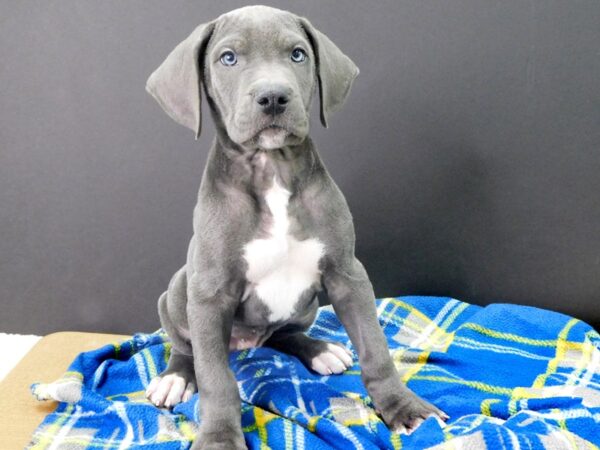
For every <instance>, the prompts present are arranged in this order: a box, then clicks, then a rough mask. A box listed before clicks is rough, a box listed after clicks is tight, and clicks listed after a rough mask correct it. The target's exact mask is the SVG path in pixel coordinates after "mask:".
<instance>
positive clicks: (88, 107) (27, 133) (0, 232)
mask: <svg viewBox="0 0 600 450" xmlns="http://www.w3.org/2000/svg"><path fill="white" fill-rule="evenodd" d="M269 4H271V5H273V6H279V7H282V8H284V9H289V10H292V11H294V12H297V13H298V14H301V15H305V16H307V17H309V18H310V19H311V21H312V22H313V23H314V24H315V25H316V26H317V27H319V28H320V29H321V30H322V31H324V32H326V33H327V34H328V35H329V36H330V37H331V38H332V39H333V40H334V42H336V43H337V44H338V45H339V46H340V47H341V48H342V49H343V50H344V51H345V52H346V53H347V54H348V55H350V56H351V57H352V59H354V61H355V62H356V63H357V65H358V66H359V67H360V68H361V75H360V76H359V78H358V79H357V81H356V84H355V86H354V89H353V92H352V94H351V96H350V99H349V101H348V103H347V105H346V107H345V108H344V109H343V110H342V111H340V112H339V113H338V114H337V115H335V116H334V117H333V120H332V124H331V126H330V128H329V129H328V130H325V129H323V128H321V127H320V125H319V123H318V121H317V120H316V117H315V118H314V120H313V132H312V134H313V137H314V139H315V140H316V142H317V143H318V145H319V148H320V152H321V155H322V157H323V159H324V160H325V162H326V164H327V166H328V168H329V169H330V171H331V173H332V174H333V176H334V178H335V179H336V181H337V182H338V184H339V185H340V187H341V188H342V190H343V191H344V192H345V194H346V196H347V199H348V202H349V204H350V207H351V209H352V211H353V213H354V218H355V225H356V229H357V237H358V242H357V254H358V256H359V258H361V259H362V260H363V262H364V264H365V266H366V267H367V270H368V271H369V273H370V275H371V278H372V281H373V284H374V286H375V289H376V294H377V295H378V296H387V295H399V294H437V295H451V296H455V297H457V298H460V299H463V300H466V301H469V302H473V303H480V304H485V303H489V302H495V301H504V302H514V303H524V304H528V305H536V306H541V307H546V308H552V309H556V310H559V311H564V312H567V313H570V314H573V315H576V316H578V317H580V318H582V319H585V320H587V321H588V322H591V323H593V324H594V325H596V326H598V325H599V324H600V308H599V307H598V305H599V297H600V233H599V232H598V231H599V229H598V225H599V224H600V176H599V173H600V172H599V170H600V126H599V125H600V44H599V43H600V3H598V2H597V1H573V2H565V1H547V0H544V1H538V0H531V1H528V2H525V1H504V2H488V1H483V0H481V1H467V0H452V1H450V0H447V1H429V0H418V1H398V0H388V1H381V0H377V1H352V2H350V1H344V2H343V3H342V2H335V3H334V2H323V1H321V0H310V1H302V2H298V1H296V2H292V1H279V2H269ZM241 5H243V3H242V2H236V1H220V2H210V3H209V2H200V1H195V2H193V1H187V2H181V1H180V2H167V1H161V2H156V1H147V0H144V1H141V0H138V1H128V2H120V1H103V2H98V1H94V2H92V1H74V0H69V1H66V0H61V1H57V2H52V1H48V2H29V1H23V2H9V1H6V0H4V1H2V3H0V61H1V64H0V302H1V305H2V306H1V308H0V331H3V332H21V333H39V334H44V333H49V332H52V331H56V330H93V331H106V332H108V331H112V332H124V333H131V332H134V331H151V330H153V329H155V328H157V327H158V318H157V313H156V309H155V303H156V299H157V298H158V296H159V294H160V293H161V292H162V291H163V290H164V289H165V287H166V286H167V283H168V281H169V278H170V276H171V275H172V273H173V272H174V271H175V270H176V269H177V268H179V267H180V265H181V264H182V263H183V262H184V258H185V252H186V248H187V244H188V239H189V237H190V235H191V217H192V208H193V206H194V200H195V196H196V192H197V188H198V185H199V182H200V175H201V172H202V168H203V165H204V162H205V158H206V150H207V148H208V145H209V143H210V141H211V139H212V136H213V129H212V126H211V125H208V121H207V122H206V125H205V128H204V130H205V132H204V135H203V136H202V137H201V139H200V140H199V141H198V142H195V141H194V139H193V135H192V133H191V132H190V131H188V130H187V129H185V128H183V127H181V126H179V125H177V124H175V123H174V122H173V121H171V120H170V119H169V118H168V117H167V116H166V115H165V114H164V113H163V112H162V111H161V110H160V108H159V107H158V105H157V104H155V102H154V100H152V99H151V97H150V96H149V95H147V94H146V93H145V91H144V83H145V81H146V78H147V76H148V75H149V74H150V73H151V72H152V71H153V70H154V69H155V68H156V67H157V66H158V65H159V63H160V62H161V61H162V60H163V59H164V57H165V56H166V55H167V54H168V52H169V51H170V50H171V49H172V48H173V47H174V46H175V45H176V44H177V43H178V42H179V41H181V40H182V39H183V38H184V37H186V36H187V35H188V33H189V32H190V31H191V30H192V29H193V28H194V27H195V26H196V25H197V24H198V23H201V22H203V21H206V20H209V19H212V18H214V17H215V16H217V15H218V14H220V13H222V12H225V11H227V10H230V9H233V8H235V7H238V6H241ZM205 117H207V116H205Z"/></svg>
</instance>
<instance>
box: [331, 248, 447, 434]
mask: <svg viewBox="0 0 600 450" xmlns="http://www.w3.org/2000/svg"><path fill="white" fill-rule="evenodd" d="M323 283H324V285H325V288H326V289H327V294H328V296H329V299H330V301H331V303H332V304H333V308H334V310H335V312H336V314H337V316H338V317H339V319H340V321H341V322H342V324H343V325H344V327H345V328H346V331H347V332H348V335H349V337H350V340H351V341H352V344H353V345H354V347H355V349H356V351H357V353H358V360H359V363H360V366H361V369H362V380H363V383H364V385H365V387H366V389H367V392H368V393H369V395H370V396H371V399H372V400H373V403H374V405H375V408H376V409H377V410H378V411H379V412H380V414H381V416H382V418H383V420H384V422H385V423H386V424H387V425H388V427H390V428H391V429H393V430H403V429H404V430H406V431H407V432H409V433H410V432H411V431H412V430H414V429H415V428H416V427H418V426H419V425H420V423H421V422H422V421H423V420H425V419H426V418H427V417H429V416H431V415H435V416H438V417H439V418H440V419H443V420H445V419H447V418H448V416H447V415H446V414H445V413H444V412H442V411H440V410H439V409H438V408H436V407H435V406H433V405H431V404H430V403H428V402H426V401H425V400H422V399H421V398H419V397H418V396H417V395H415V394H414V393H413V392H412V391H411V390H410V389H408V388H407V387H406V385H404V383H402V381H401V379H400V375H399V374H398V372H397V371H396V368H395V366H394V363H393V361H392V358H391V356H390V353H389V350H388V346H387V342H386V339H385V336H384V334H383V330H382V329H381V327H380V326H379V322H378V320H377V309H376V307H375V295H374V293H373V287H372V285H371V282H370V281H369V278H368V275H367V273H366V271H365V269H364V267H363V265H362V264H361V263H360V261H358V259H356V258H354V259H353V260H352V261H351V262H350V263H349V264H345V265H343V266H340V265H334V266H333V267H331V268H329V269H328V270H326V271H325V273H324V274H323Z"/></svg>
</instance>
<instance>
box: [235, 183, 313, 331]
mask: <svg viewBox="0 0 600 450" xmlns="http://www.w3.org/2000/svg"><path fill="white" fill-rule="evenodd" d="M289 197H290V192H289V191H288V190H286V189H284V188H283V187H282V186H281V185H280V184H279V183H278V182H277V180H276V179H275V178H273V185H272V186H271V188H270V189H269V190H268V191H267V193H266V194H265V201H266V203H267V206H268V207H269V209H270V211H271V215H272V220H273V222H272V225H271V229H270V230H269V231H270V237H269V238H267V239H254V240H252V241H250V242H248V243H247V244H246V245H245V247H244V258H245V259H246V262H247V263H248V271H247V272H246V278H247V279H248V281H249V282H251V283H253V284H254V289H255V292H256V294H257V295H258V297H259V298H260V299H261V300H262V301H263V302H264V303H265V304H266V305H267V306H268V307H269V309H270V310H271V314H270V317H269V320H271V321H273V322H275V321H279V320H286V319H288V318H289V317H290V316H291V314H292V312H293V311H294V306H295V304H296V302H297V301H298V299H299V298H300V295H301V294H302V292H303V291H304V290H305V289H307V288H309V287H310V286H311V285H312V284H313V283H315V282H317V281H318V280H319V275H320V273H321V271H320V270H319V259H321V256H323V254H324V249H325V246H324V245H323V244H322V243H321V242H320V241H319V240H318V239H315V238H310V239H306V240H304V241H299V240H297V239H296V238H294V237H293V236H290V235H289V234H288V231H289V227H290V220H289V217H288V214H287V206H288V200H289Z"/></svg>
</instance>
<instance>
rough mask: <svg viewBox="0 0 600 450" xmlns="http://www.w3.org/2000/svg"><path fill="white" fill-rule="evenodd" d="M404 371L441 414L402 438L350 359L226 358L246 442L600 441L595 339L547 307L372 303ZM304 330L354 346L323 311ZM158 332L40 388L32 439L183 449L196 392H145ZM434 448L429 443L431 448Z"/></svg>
mask: <svg viewBox="0 0 600 450" xmlns="http://www.w3.org/2000/svg"><path fill="white" fill-rule="evenodd" d="M377 306H378V316H379V321H380V323H381V326H382V327H383V329H384V331H385V334H386V336H387V339H388V343H389V347H390V351H391V353H392V355H393V359H394V362H395V364H396V366H397V367H398V370H399V373H400V374H401V377H402V379H403V380H404V381H405V382H406V383H407V384H408V386H409V387H410V388H411V389H413V390H414V391H415V392H416V393H418V394H419V395H421V396H422V397H424V398H425V399H427V400H428V401H430V402H432V403H434V404H435V405H437V406H438V407H439V408H441V409H442V410H444V411H445V412H446V413H448V414H449V415H450V420H449V421H448V422H447V424H445V425H444V424H442V423H439V422H438V421H437V420H436V419H434V418H430V419H428V420H426V421H425V422H424V423H423V424H422V425H421V426H420V427H419V428H418V429H417V430H416V431H415V432H414V433H412V434H411V435H404V434H396V433H391V432H390V431H389V430H388V429H387V428H386V426H385V425H384V424H383V422H382V421H381V420H380V419H379V417H378V416H377V414H376V413H375V411H374V409H373V405H372V403H371V400H370V399H369V397H368V396H367V394H366V392H365V389H364V387H363V385H362V383H361V379H360V367H359V366H358V364H357V363H356V361H357V358H356V354H355V357H354V361H355V365H354V367H352V368H350V369H349V370H348V371H347V372H345V373H344V374H343V375H332V376H320V375H318V374H315V373H313V372H311V371H310V370H308V369H307V368H306V367H304V366H303V365H302V364H301V363H300V362H299V361H298V360H297V359H296V358H294V357H292V356H288V355H286V354H283V353H279V352H277V351H274V350H272V349H269V348H257V349H250V350H245V351H241V352H234V353H231V354H230V363H231V367H232V369H233V371H234V373H235V374H236V377H237V380H238V386H239V391H240V395H241V398H242V426H243V430H244V433H245V437H246V442H247V444H248V447H249V448H250V449H267V448H273V449H284V448H285V449H296V448H298V449H302V448H306V449H350V448H357V449H398V448H405V449H406V448H416V449H422V448H429V447H435V448H467V449H485V448H488V449H492V450H496V449H502V448H507V449H518V448H524V449H538V448H550V449H562V448H565V449H566V448H586V449H588V448H589V449H597V448H598V446H599V445H600V336H599V335H598V333H597V332H596V331H594V330H593V329H592V328H591V327H590V326H589V325H587V324H585V323H584V322H581V321H579V320H576V319H573V318H570V317H568V316H565V315H562V314H558V313H555V312H550V311H546V310H542V309H537V308H531V307H525V306H516V305H508V304H494V305H490V306H487V307H485V308H482V307H479V306H473V305H469V304H467V303H463V302H460V301H458V300H454V299H450V298H440V297H401V298H386V299H381V300H377ZM309 334H310V335H311V336H313V337H317V338H323V339H328V340H332V341H338V342H341V343H343V344H344V345H346V346H347V347H348V348H349V349H351V350H352V351H354V349H353V347H352V344H351V343H350V341H349V339H348V336H347V335H346V332H345V330H344V328H343V327H342V326H341V324H340V323H339V321H338V320H337V318H336V316H335V315H334V314H333V312H332V310H331V309H330V308H321V311H320V313H319V316H318V318H317V321H316V322H315V324H314V325H313V326H312V328H311V329H310V331H309ZM169 351H170V344H169V342H168V340H167V339H166V336H165V335H164V334H161V333H155V334H150V335H147V334H138V335H135V336H133V338H132V339H131V340H128V341H126V342H121V343H115V344H114V345H108V346H106V347H103V348H101V349H98V350H95V351H92V352H88V353H83V354H81V355H79V356H78V357H77V359H76V360H75V361H74V362H73V363H72V365H71V366H70V368H69V370H68V371H67V372H66V373H65V375H64V376H63V377H62V378H61V379H59V380H57V381H55V382H54V383H50V384H35V385H33V386H32V391H33V393H34V394H35V395H36V396H37V397H38V398H39V399H56V400H58V401H59V402H60V403H59V406H58V409H57V410H56V412H54V413H52V414H50V415H48V416H47V418H46V419H45V420H44V421H43V422H42V424H41V425H40V426H39V428H38V429H37V431H36V432H35V434H34V436H33V438H32V442H31V444H30V448H32V449H45V448H72V449H75V448H77V449H87V448H90V449H91V448H94V449H99V448H106V449H117V448H119V449H129V448H138V447H143V448H148V449H185V448H187V447H189V445H190V441H191V440H192V439H193V437H194V434H195V432H196V430H197V426H198V425H197V421H198V417H197V413H196V410H197V408H196V402H197V401H198V396H197V395H195V396H194V397H193V398H192V399H191V400H190V401H189V402H187V403H184V404H180V405H178V406H177V407H176V408H175V409H174V410H173V411H169V410H166V409H158V408H156V407H154V406H153V405H151V404H150V403H149V402H148V401H146V399H145V398H144V390H145V387H146V386H147V384H148V382H149V381H150V379H151V378H152V377H154V376H155V375H156V374H157V373H159V372H160V371H162V370H163V369H164V368H165V365H166V362H167V359H168V354H169ZM436 446H437V447H436Z"/></svg>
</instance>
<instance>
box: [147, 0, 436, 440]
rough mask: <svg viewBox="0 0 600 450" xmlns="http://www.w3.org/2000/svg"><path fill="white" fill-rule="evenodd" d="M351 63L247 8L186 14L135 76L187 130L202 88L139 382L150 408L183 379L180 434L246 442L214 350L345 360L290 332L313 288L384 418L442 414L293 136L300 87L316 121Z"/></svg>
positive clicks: (338, 204)
mask: <svg viewBox="0 0 600 450" xmlns="http://www.w3.org/2000/svg"><path fill="white" fill-rule="evenodd" d="M357 74H358V69H357V67H356V66H355V65H354V63H353V62H352V61H351V60H350V59H349V58H348V57H347V56H346V55H344V54H343V53H342V52H341V51H340V50H339V49H338V48H337V47H336V46H335V45H334V44H333V43H332V42H331V41H330V40H329V39H328V38H327V36H325V35H324V34H322V33H321V32H319V31H318V30H316V29H315V28H314V27H313V26H312V25H311V23H310V22H309V21H308V20H306V19H304V18H301V17H298V16H296V15H294V14H291V13H289V12H286V11H281V10H278V9H274V8H270V7H265V6H251V7H245V8H241V9H237V10H234V11H231V12H229V13H227V14H224V15H222V16H220V17H218V18H217V19H216V20H213V21H212V22H209V23H205V24H202V25H200V26H199V27H197V28H196V29H195V30H194V31H193V32H192V34H191V35H190V36H189V37H188V38H187V39H185V40H184V41H183V42H181V43H180V44H179V45H178V46H177V47H176V48H175V49H174V50H173V51H172V52H171V54H170V55H169V56H168V57H167V59H166V60H165V61H164V62H163V63H162V65H161V66H160V67H159V68H158V69H157V70H156V71H155V72H154V73H153V74H152V75H151V76H150V78H149V79H148V82H147V90H148V91H149V92H150V93H151V94H152V95H153V96H154V98H155V99H156V100H157V101H158V103H159V104H160V106H162V108H163V109H164V110H165V111H166V112H167V114H168V115H169V116H171V117H172V118H173V119H174V120H175V121H177V122H179V123H180V124H182V125H185V126H186V127H189V128H191V129H192V130H193V131H194V132H195V134H196V137H198V136H199V134H200V127H201V117H200V113H201V107H200V103H201V98H202V97H203V96H206V99H207V101H208V104H209V106H210V110H211V113H212V116H213V119H214V122H215V124H216V138H215V140H214V142H213V144H212V147H211V149H210V153H209V155H208V162H207V164H206V168H205V170H204V175H203V177H202V182H201V184H200V191H199V194H198V202H197V205H196V208H195V210H194V217H193V218H194V235H193V237H192V239H191V242H190V245H189V250H188V255H187V262H186V264H185V265H184V266H183V267H182V268H181V269H180V270H179V271H178V272H177V273H175V275H174V276H173V278H172V280H171V282H170V283H169V287H168V289H167V291H166V292H165V293H164V294H163V295H162V296H161V297H160V299H159V301H158V309H159V315H160V320H161V324H162V327H163V328H164V329H165V331H166V332H167V333H168V335H169V337H170V339H171V341H172V343H173V347H172V352H171V356H170V359H169V362H168V367H167V369H166V370H165V371H164V372H163V373H161V374H160V375H159V376H158V377H156V378H154V379H153V380H152V381H151V383H150V384H149V386H148V388H147V396H148V398H149V399H150V400H151V401H152V402H153V403H154V404H156V405H157V406H164V407H172V406H173V405H175V404H177V403H178V402H181V401H186V400H188V399H189V398H190V397H191V396H192V394H193V393H194V392H195V391H196V389H198V390H199V392H200V398H201V401H200V402H199V404H200V411H199V414H200V417H201V421H200V428H199V430H200V431H199V435H198V436H197V439H196V440H195V441H194V445H193V447H192V448H202V449H208V448H236V449H237V448H240V449H241V448H246V446H245V443H244V437H243V434H242V430H241V424H240V422H241V419H240V396H239V393H238V388H237V384H236V380H235V378H234V375H233V373H232V371H231V370H230V368H229V364H228V352H229V351H230V350H232V349H244V348H248V347H252V346H261V345H266V346H270V347H272V348H275V349H278V350H281V351H283V352H286V353H289V354H292V355H295V356H297V357H298V358H299V359H300V360H301V361H302V362H303V363H304V364H306V365H307V366H308V367H310V368H311V369H312V370H314V371H315V372H318V373H320V374H324V375H328V374H337V373H341V372H343V371H344V370H345V369H346V368H347V367H349V366H350V365H352V358H351V353H350V352H349V351H348V350H346V348H345V347H343V346H341V345H337V344H333V343H328V342H323V341H319V340H316V339H312V338H310V337H308V336H306V335H305V334H304V333H303V332H304V331H305V330H306V329H307V328H308V327H309V326H310V325H311V323H312V322H313V320H314V318H315V315H316V312H317V306H318V300H317V293H318V292H319V291H322V290H323V291H325V292H326V294H327V295H328V297H329V300H330V301H331V303H332V304H333V307H334V309H335V312H336V314H337V315H338V317H339V318H340V320H341V322H342V323H343V324H344V326H345V328H346V330H347V332H348V335H349V337H350V339H351V341H352V344H353V346H354V348H355V349H356V351H357V353H358V359H359V363H360V366H361V369H362V379H363V382H364V384H365V386H366V389H367V391H368V392H369V395H370V396H371V398H372V400H373V403H374V405H375V407H376V408H377V410H378V412H379V413H380V414H381V416H382V418H383V420H384V421H385V423H386V424H387V425H388V426H389V427H391V428H394V429H398V428H404V429H406V430H408V431H410V430H412V429H414V428H415V427H417V426H418V425H419V424H420V422H421V421H423V420H424V419H425V418H427V417H429V416H431V415H433V416H437V417H439V418H441V419H446V418H447V416H446V415H445V414H444V413H443V412H442V411H440V410H439V409H438V408H436V407H435V406H433V405H431V404H429V403H427V402H426V401H424V400H422V399H420V398H419V397H417V396H416V395H415V394H414V393H413V392H412V391H410V390H409V389H408V388H407V387H406V386H405V385H404V384H403V383H402V382H401V380H400V378H399V375H398V373H397V372H396V369H395V367H394V364H393V362H392V359H391V357H390V354H389V350H388V347H387V345H386V340H385V337H384V335H383V332H382V330H381V328H380V326H379V323H378V321H377V316H376V309H375V302H374V300H375V298H374V294H373V288H372V286H371V283H370V281H369V278H368V276H367V273H366V272H365V269H364V267H363V266H362V264H361V263H360V262H359V261H358V259H356V257H355V256H354V227H353V224H352V216H351V215H350V211H349V209H348V205H347V203H346V201H345V199H344V197H343V195H342V193H341V192H340V190H339V188H338V186H337V185H336V184H335V182H334V181H333V180H332V179H331V177H330V176H329V174H328V172H327V170H326V169H325V167H324V165H323V162H322V161H321V159H320V158H319V155H318V154H317V152H316V149H315V146H314V144H313V142H312V141H311V139H310V138H309V137H308V130H309V117H308V116H309V110H310V104H311V99H312V96H313V91H316V90H317V87H318V92H319V100H320V115H321V117H320V118H321V122H322V123H323V125H324V126H327V121H328V118H329V115H330V113H331V112H332V111H334V110H336V109H337V108H339V107H340V106H341V105H342V103H344V100H345V99H346V97H347V95H348V93H349V91H350V87H351V85H352V82H353V80H354V78H355V77H356V75H357Z"/></svg>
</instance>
